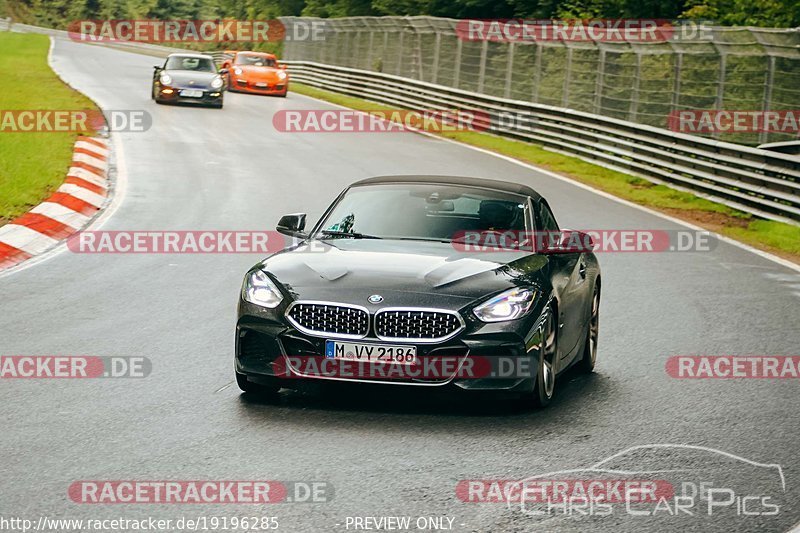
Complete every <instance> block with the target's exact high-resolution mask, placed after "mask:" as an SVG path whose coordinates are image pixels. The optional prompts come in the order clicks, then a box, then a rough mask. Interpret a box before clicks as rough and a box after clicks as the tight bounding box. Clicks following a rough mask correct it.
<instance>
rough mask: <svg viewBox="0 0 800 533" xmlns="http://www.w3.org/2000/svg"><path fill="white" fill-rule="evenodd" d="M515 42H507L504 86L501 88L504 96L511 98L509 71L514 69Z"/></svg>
mask: <svg viewBox="0 0 800 533" xmlns="http://www.w3.org/2000/svg"><path fill="white" fill-rule="evenodd" d="M515 48H516V43H515V42H514V41H511V42H510V43H508V61H507V62H506V87H505V89H504V90H503V97H504V98H511V73H512V71H513V70H514V49H515Z"/></svg>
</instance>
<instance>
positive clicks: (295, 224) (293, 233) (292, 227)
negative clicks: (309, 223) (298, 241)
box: [275, 213, 306, 237]
mask: <svg viewBox="0 0 800 533" xmlns="http://www.w3.org/2000/svg"><path fill="white" fill-rule="evenodd" d="M305 228H306V214H305V213H293V214H291V215H283V216H282V217H281V219H280V220H279V221H278V226H277V227H276V228H275V229H276V230H278V232H279V233H283V234H284V235H288V236H289V237H305V236H306V234H305V233H304V232H303V230H304V229H305Z"/></svg>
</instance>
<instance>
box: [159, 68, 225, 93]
mask: <svg viewBox="0 0 800 533" xmlns="http://www.w3.org/2000/svg"><path fill="white" fill-rule="evenodd" d="M166 73H167V74H169V76H170V77H171V78H172V83H170V84H169V85H170V87H179V88H181V89H210V88H211V80H213V79H214V78H216V77H218V76H219V74H217V73H216V72H196V71H190V70H167V71H166Z"/></svg>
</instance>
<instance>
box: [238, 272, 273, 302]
mask: <svg viewBox="0 0 800 533" xmlns="http://www.w3.org/2000/svg"><path fill="white" fill-rule="evenodd" d="M242 298H244V299H245V300H247V301H248V302H250V303H253V304H256V305H260V306H262V307H269V308H270V309H274V308H276V307H278V304H280V303H281V302H282V301H283V295H282V294H281V291H280V290H279V289H278V287H276V286H275V284H274V283H273V282H272V280H271V279H269V276H267V274H266V273H265V272H264V271H263V270H260V269H258V270H253V271H252V272H249V273H248V274H247V276H245V278H244V285H243V286H242Z"/></svg>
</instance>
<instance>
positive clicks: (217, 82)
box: [211, 76, 222, 89]
mask: <svg viewBox="0 0 800 533" xmlns="http://www.w3.org/2000/svg"><path fill="white" fill-rule="evenodd" d="M211 86H212V87H213V88H214V89H219V88H220V87H222V78H220V77H219V76H217V77H216V78H214V79H213V80H211Z"/></svg>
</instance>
